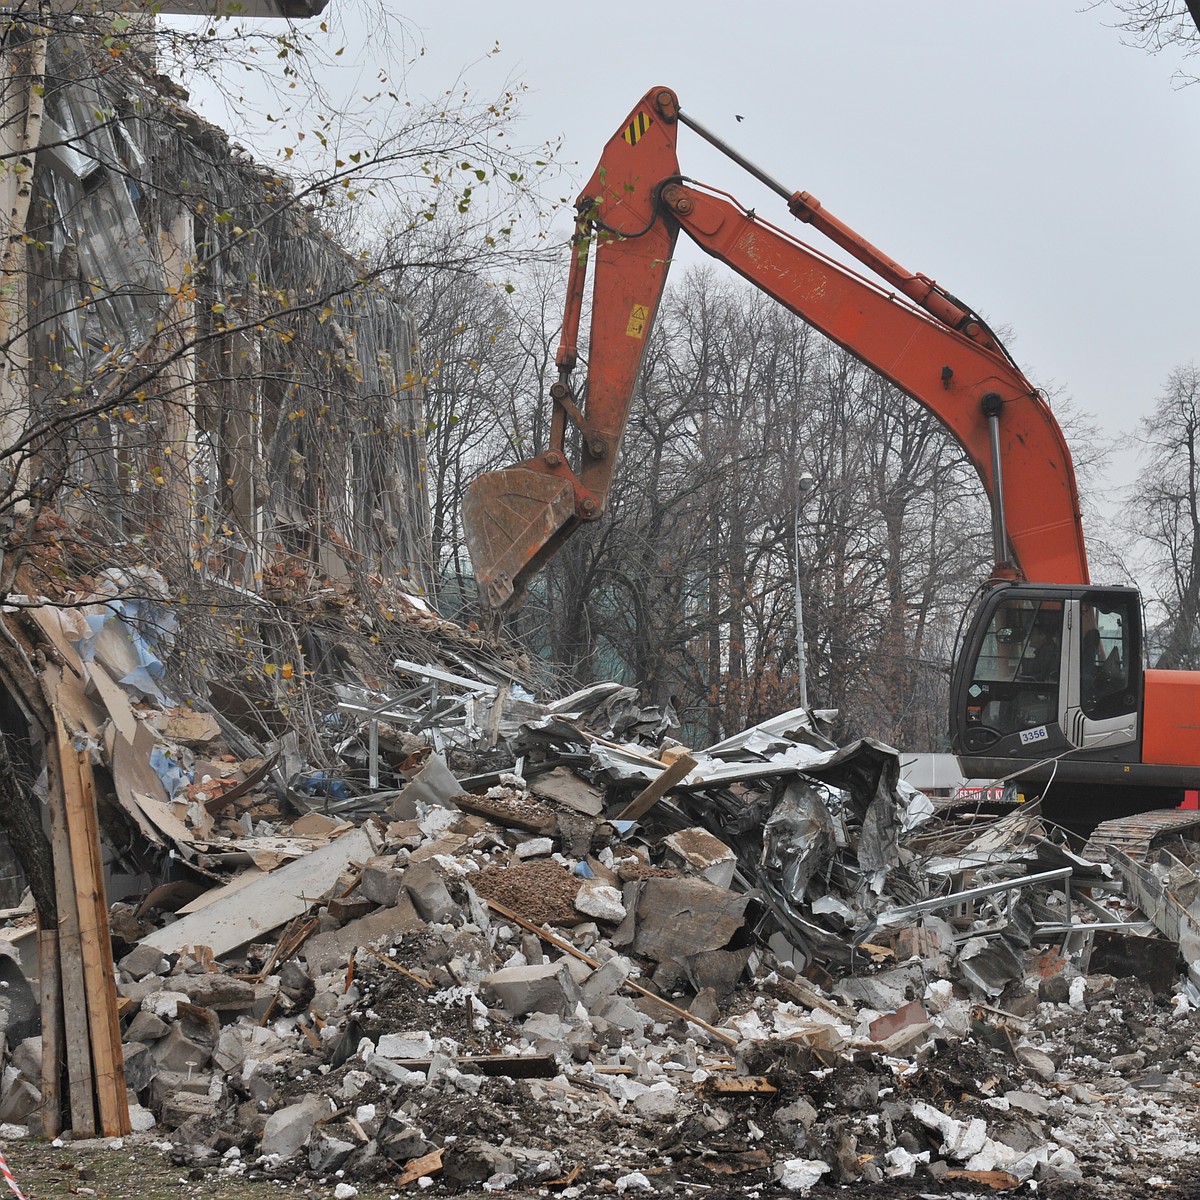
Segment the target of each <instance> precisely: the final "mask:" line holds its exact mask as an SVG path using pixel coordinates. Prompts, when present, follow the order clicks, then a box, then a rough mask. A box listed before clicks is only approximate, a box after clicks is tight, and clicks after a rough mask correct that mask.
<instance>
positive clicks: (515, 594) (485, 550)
mask: <svg viewBox="0 0 1200 1200" xmlns="http://www.w3.org/2000/svg"><path fill="white" fill-rule="evenodd" d="M576 524H578V518H577V517H576V515H575V489H574V488H573V487H572V486H571V483H570V481H569V480H566V479H559V478H556V477H555V476H553V475H546V474H543V473H542V472H540V471H530V470H527V469H526V468H524V467H509V468H507V469H506V470H503V471H488V472H487V473H486V474H483V475H480V476H479V478H478V479H476V480H475V481H474V482H473V483H472V484H471V486H470V487H469V488H467V494H466V497H465V499H464V501H463V528H464V531H465V533H466V539H467V553H468V554H470V556H471V565H472V567H473V568H474V570H475V581H476V583H477V584H478V586H479V593H480V595H481V596H482V597H483V598H484V600H485V601H486V602H487V603H488V604H489V605H491V607H492V608H508V607H510V606H512V605H514V604H519V603H520V602H521V599H522V598H523V596H524V593H525V587H526V585H527V584H528V582H529V580H530V578H531V577H532V576H533V575H534V574H535V573H536V572H537V570H538V568H539V567H540V566H541V564H542V563H543V562H545V561H546V560H547V559H548V558H550V556H551V555H553V553H554V551H555V550H556V549H557V548H558V545H559V543H560V542H561V541H563V539H564V538H566V537H567V536H568V535H569V534H570V532H571V531H572V530H573V529H574V528H575V526H576Z"/></svg>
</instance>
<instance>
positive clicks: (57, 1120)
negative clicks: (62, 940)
mask: <svg viewBox="0 0 1200 1200" xmlns="http://www.w3.org/2000/svg"><path fill="white" fill-rule="evenodd" d="M38 989H39V991H40V993H41V1009H42V1110H41V1111H42V1136H43V1137H48V1138H55V1137H58V1135H59V1134H60V1133H62V1094H61V1092H60V1085H61V1081H62V1066H63V1005H62V974H61V971H60V968H59V961H58V931H57V930H56V929H42V928H41V925H40V922H39V927H38Z"/></svg>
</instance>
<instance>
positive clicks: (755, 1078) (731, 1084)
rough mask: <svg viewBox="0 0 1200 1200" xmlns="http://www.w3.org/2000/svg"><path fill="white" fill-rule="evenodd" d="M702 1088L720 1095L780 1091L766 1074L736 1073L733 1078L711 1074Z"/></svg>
mask: <svg viewBox="0 0 1200 1200" xmlns="http://www.w3.org/2000/svg"><path fill="white" fill-rule="evenodd" d="M701 1088H702V1089H703V1090H704V1091H705V1092H709V1093H712V1094H713V1095H718V1096H773V1095H774V1094H775V1093H776V1092H778V1091H779V1089H778V1088H777V1087H776V1086H775V1085H774V1084H773V1083H772V1082H771V1081H770V1080H769V1079H768V1078H767V1077H766V1076H765V1075H735V1076H734V1077H733V1078H732V1079H723V1078H721V1077H720V1076H710V1077H709V1078H708V1079H706V1080H705V1081H704V1083H703V1084H701Z"/></svg>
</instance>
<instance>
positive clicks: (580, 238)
mask: <svg viewBox="0 0 1200 1200" xmlns="http://www.w3.org/2000/svg"><path fill="white" fill-rule="evenodd" d="M681 125H685V126H687V127H688V128H689V129H691V130H692V131H694V132H695V133H696V134H698V135H699V136H701V137H702V138H704V139H705V140H706V141H708V142H710V143H711V144H712V145H714V146H715V147H716V148H717V149H719V150H720V151H722V152H723V153H724V154H726V155H728V156H729V157H730V158H732V159H733V161H735V162H736V163H738V165H739V166H741V167H742V168H744V169H745V170H746V171H748V172H749V173H750V174H751V175H753V176H754V177H755V178H756V179H758V180H759V181H760V182H761V183H763V184H765V185H766V186H767V187H768V188H770V189H771V190H772V191H774V192H776V193H777V194H778V195H779V196H780V197H781V198H782V199H783V200H784V202H785V203H786V205H787V208H788V210H789V211H790V212H791V214H792V216H793V217H796V218H797V219H799V220H800V221H802V222H804V223H805V224H807V225H809V226H811V227H812V228H813V229H815V230H818V231H819V232H820V233H822V234H823V235H825V236H826V237H828V238H829V239H830V240H831V241H832V242H833V243H834V244H835V245H837V246H839V247H840V248H841V249H842V250H843V251H845V252H846V253H848V254H849V255H851V256H852V257H853V258H854V259H856V260H857V261H858V263H860V264H862V266H863V267H865V268H866V269H867V270H868V271H869V272H870V273H871V275H872V276H873V278H868V277H867V276H866V275H864V274H859V273H858V272H857V271H856V270H852V269H849V268H847V267H845V266H843V265H841V264H840V263H839V262H836V261H834V260H833V259H831V258H829V257H827V256H826V255H824V254H822V253H820V252H819V251H818V250H815V249H813V248H812V247H810V246H808V245H807V244H805V243H804V242H802V241H800V240H799V239H798V238H796V237H795V236H794V235H793V234H791V233H789V232H787V231H785V230H783V229H780V228H777V227H776V226H774V225H772V224H770V223H769V222H768V221H766V220H764V219H763V218H762V217H761V216H760V215H759V214H758V213H757V212H755V211H754V210H752V209H747V208H745V207H743V206H742V205H741V204H740V203H739V202H738V201H737V200H735V199H734V198H733V197H731V196H729V195H727V194H725V193H723V192H720V191H717V190H716V189H713V188H710V187H707V186H705V185H703V184H700V183H697V182H695V181H694V180H691V179H689V178H687V177H685V176H684V175H683V173H682V171H681V170H680V166H679V159H678V155H677V151H676V142H677V137H678V132H679V127H680V126H681ZM577 213H578V218H577V225H576V236H575V239H574V242H573V255H572V259H571V266H570V274H569V277H568V284H567V299H566V310H565V315H564V320H563V331H562V339H561V342H560V345H559V348H558V355H557V359H556V362H557V366H558V374H559V377H558V381H557V382H556V383H555V384H554V385H553V387H552V389H551V396H552V398H553V405H554V409H553V414H552V423H551V433H550V444H549V447H548V448H547V449H546V450H545V451H544V452H542V453H541V454H538V455H535V456H534V457H533V458H530V459H527V460H526V461H524V462H521V463H518V464H517V465H515V466H513V467H509V468H507V469H505V470H501V471H495V472H489V473H487V474H484V475H482V476H480V477H479V478H478V479H476V480H475V481H474V482H473V483H472V485H471V487H470V488H469V489H468V492H467V496H466V501H465V505H464V524H465V528H466V537H467V548H468V551H469V553H470V555H471V561H472V564H473V567H474V571H475V576H476V579H477V581H478V584H479V587H480V591H481V593H482V595H483V596H484V598H485V600H486V601H487V602H488V603H489V604H490V605H491V606H492V607H494V608H502V607H505V606H508V605H512V604H514V603H517V602H519V600H520V599H521V596H522V594H523V592H524V589H525V587H526V586H527V584H528V581H529V579H530V578H531V576H532V575H533V574H534V573H535V572H536V571H537V570H538V569H539V567H540V566H541V565H542V564H543V563H545V561H546V560H547V559H548V558H549V557H550V556H551V555H553V554H554V552H555V550H556V549H557V548H558V547H559V546H560V545H561V544H562V542H563V541H564V540H565V539H566V538H567V537H569V536H570V534H571V533H572V532H573V531H574V530H575V529H577V528H578V527H579V526H580V525H583V524H586V523H588V522H592V521H596V520H598V519H599V518H600V516H601V515H602V513H603V512H604V509H605V504H606V501H607V498H608V493H609V488H610V486H611V484H612V480H613V474H614V471H615V469H616V464H617V454H618V450H619V448H620V444H621V437H622V434H623V432H624V429H625V425H626V421H627V418H628V414H629V408H630V404H631V402H632V398H633V395H634V388H635V383H636V380H637V376H638V372H639V370H640V368H641V364H642V359H643V356H644V354H645V350H646V345H647V342H648V340H649V336H650V331H651V329H652V327H653V324H654V319H655V315H656V313H657V310H658V305H659V301H660V300H661V298H662V295H663V289H664V286H665V284H666V279H667V273H668V269H669V267H670V264H671V258H672V254H673V251H674V247H675V242H676V239H677V237H678V234H679V232H680V230H682V231H683V232H684V233H686V234H687V235H688V236H689V237H690V238H691V239H692V240H693V241H694V242H695V243H696V244H697V245H698V246H699V247H700V248H701V249H702V250H704V251H705V252H706V253H708V254H710V255H711V256H712V257H714V258H716V259H719V260H720V261H721V262H724V263H726V264H728V265H729V266H730V267H732V268H733V270H735V271H737V272H738V273H739V274H740V275H742V276H744V277H745V278H746V279H748V280H749V281H750V282H751V283H753V284H754V285H755V286H756V287H758V288H760V289H761V290H762V291H764V292H766V293H767V294H768V295H770V296H773V297H774V298H775V299H776V300H777V301H778V302H779V303H780V304H782V305H783V306H784V307H786V308H788V309H790V310H791V311H792V312H793V313H795V314H796V315H797V316H798V317H800V318H801V319H802V320H804V321H806V322H807V323H808V324H809V325H811V326H813V327H814V328H816V329H818V330H820V332H822V333H823V334H825V335H826V336H827V337H829V338H830V339H832V340H833V341H834V342H836V343H837V344H838V345H840V346H842V347H844V348H845V349H846V350H848V351H849V352H850V353H851V354H853V355H855V356H856V357H857V358H859V359H860V360H861V361H862V362H864V363H865V364H867V365H868V366H870V367H872V368H873V369H874V370H876V371H878V372H879V373H880V374H881V375H883V376H884V377H885V378H887V379H888V380H889V381H890V382H891V383H893V384H894V385H895V386H896V387H897V388H899V389H900V390H901V391H903V392H905V393H906V394H907V395H909V396H910V397H912V399H914V400H915V401H917V403H919V404H921V405H923V406H924V407H925V408H927V409H928V410H929V411H930V412H931V413H933V414H934V415H935V416H936V417H938V418H939V420H940V421H941V422H942V423H943V425H945V427H946V428H947V429H948V430H949V431H950V433H951V434H952V435H953V436H954V437H955V438H956V439H957V440H958V442H959V443H960V444H961V445H962V447H963V449H964V450H965V452H966V454H967V456H968V458H969V459H970V461H971V463H972V464H973V465H974V468H975V470H976V472H977V473H978V475H979V478H980V480H981V481H982V483H983V486H984V489H985V490H986V492H987V494H988V497H989V498H990V500H991V507H992V535H993V542H994V553H995V566H994V569H993V571H992V575H991V578H990V579H989V580H987V582H986V583H985V584H984V585H983V586H982V587H981V588H980V590H979V593H978V594H977V597H976V601H975V603H974V605H973V611H972V612H971V613H970V614H969V616H970V620H969V621H965V622H964V629H965V632H964V633H962V634H961V635H960V638H959V644H958V646H957V650H956V655H955V663H954V668H953V672H952V677H951V691H950V705H951V710H950V735H951V741H952V746H953V749H954V752H955V753H956V754H957V755H958V757H959V760H960V764H961V766H962V769H963V771H964V773H965V774H966V775H968V776H970V777H976V778H989V779H998V778H1009V777H1012V776H1014V775H1018V776H1020V778H1021V780H1022V781H1023V783H1024V784H1025V790H1027V791H1028V792H1030V793H1031V794H1032V793H1037V792H1039V791H1043V792H1045V796H1046V800H1047V804H1048V807H1049V802H1050V799H1051V797H1053V800H1054V803H1053V809H1054V810H1055V815H1057V816H1058V817H1059V818H1060V819H1064V820H1065V821H1067V822H1069V823H1074V824H1077V825H1089V826H1090V825H1094V824H1096V823H1098V822H1099V821H1101V820H1104V819H1107V818H1110V817H1118V816H1124V815H1128V814H1131V813H1138V812H1144V811H1147V810H1150V809H1156V808H1167V807H1174V806H1175V805H1177V804H1179V802H1180V801H1181V800H1182V799H1183V797H1184V794H1185V792H1187V791H1188V790H1191V789H1195V788H1197V787H1198V786H1200V675H1197V674H1194V673H1190V672H1182V671H1162V670H1149V669H1146V668H1145V666H1144V664H1143V647H1142V605H1141V599H1140V596H1139V595H1138V592H1137V591H1136V590H1135V589H1134V588H1129V587H1099V586H1094V585H1093V584H1092V583H1091V582H1090V580H1089V575H1088V563H1087V551H1086V547H1085V542H1084V535H1083V527H1082V524H1081V521H1080V507H1079V495H1078V491H1077V487H1076V482H1075V471H1074V467H1073V465H1072V462H1071V453H1070V450H1069V449H1068V447H1067V444H1066V441H1065V439H1064V437H1063V433H1062V430H1061V429H1060V428H1059V425H1058V422H1057V421H1056V420H1055V418H1054V415H1053V413H1052V412H1051V410H1050V407H1049V405H1048V404H1047V403H1046V401H1045V400H1044V398H1043V397H1042V396H1041V395H1040V394H1039V393H1038V391H1037V389H1036V388H1035V387H1034V386H1033V385H1032V384H1031V383H1030V382H1029V380H1027V379H1026V378H1025V376H1024V375H1023V374H1022V372H1021V371H1020V370H1019V368H1018V367H1017V366H1016V364H1015V363H1014V361H1013V360H1012V358H1011V357H1010V356H1009V355H1008V353H1007V352H1006V351H1005V349H1004V348H1003V346H1002V345H1001V344H1000V342H999V340H998V339H997V337H996V336H995V335H994V334H993V333H992V332H991V330H989V329H988V327H987V325H986V323H985V322H984V321H983V320H982V319H981V318H980V317H979V316H978V315H977V314H976V313H975V312H973V311H972V310H971V309H970V308H969V307H967V306H966V305H965V304H963V303H962V301H960V300H958V299H957V298H955V297H954V296H953V295H951V294H950V293H949V292H947V291H946V290H945V289H943V288H942V287H940V286H939V285H938V284H937V283H935V282H934V281H933V280H932V279H930V278H928V277H927V276H925V275H920V274H914V273H912V272H910V271H907V270H905V269H904V268H903V267H902V266H900V264H899V263H897V262H896V261H895V260H894V259H892V258H890V257H888V256H887V255H886V254H884V253H883V252H882V251H880V250H878V249H877V248H876V247H874V246H873V245H871V243H869V242H868V241H866V240H865V239H864V238H863V237H861V236H860V235H859V234H857V233H856V232H854V230H852V229H850V228H849V227H848V226H847V225H845V224H843V223H842V222H841V221H839V220H838V219H837V218H836V217H834V216H832V215H831V214H830V213H828V212H827V211H826V210H825V208H824V207H823V206H822V205H821V203H820V201H818V200H817V199H816V198H815V197H813V196H811V195H809V194H808V193H807V192H793V191H792V190H790V189H788V188H786V187H784V186H782V185H781V184H779V183H778V182H776V181H775V180H774V179H772V178H771V177H770V176H769V175H767V174H766V173H765V172H763V171H762V170H760V169H759V168H758V167H756V166H755V165H754V164H752V163H750V162H749V161H747V160H746V159H745V158H743V157H742V156H741V155H740V154H738V153H737V152H736V151H735V150H734V149H733V148H732V147H730V146H728V145H727V144H726V143H725V142H723V141H722V140H721V139H720V138H718V137H717V136H716V135H715V134H713V133H711V132H710V131H709V130H707V129H705V128H704V126H702V125H701V124H700V123H699V122H698V121H696V120H695V119H693V118H692V117H690V116H689V115H687V114H685V113H684V112H683V111H682V110H681V109H680V107H679V101H678V98H677V97H676V95H675V93H674V92H673V91H671V90H670V89H669V88H662V87H660V88H653V89H651V90H650V91H649V92H647V93H646V95H645V96H643V97H642V99H641V100H640V101H639V102H638V103H637V105H636V106H635V107H634V109H633V111H632V112H630V114H629V115H628V117H627V118H626V119H625V121H624V122H623V123H622V125H621V126H620V128H619V129H618V130H617V132H616V133H615V134H614V135H613V137H612V138H611V139H610V140H609V142H608V144H607V145H606V146H605V148H604V153H603V156H602V157H601V160H600V163H599V165H598V166H597V168H596V170H595V172H594V174H593V175H592V177H591V179H589V180H588V182H587V185H586V186H585V187H584V189H583V192H582V194H581V195H580V198H579V200H578V202H577ZM589 258H591V259H592V260H593V268H592V271H593V282H592V310H591V338H590V343H589V352H588V372H587V382H586V389H580V392H577V391H576V389H575V387H574V386H573V382H572V374H573V372H574V370H575V367H576V364H577V358H578V354H577V343H578V334H579V324H580V317H581V312H582V308H583V299H584V289H585V282H586V276H587V269H588V260H589ZM580 393H582V394H583V396H584V397H585V398H584V399H582V400H581V399H580ZM569 434H570V436H568V435H569ZM569 447H571V448H573V449H569ZM1047 784H1050V785H1051V786H1050V787H1047Z"/></svg>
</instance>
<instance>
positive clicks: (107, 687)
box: [87, 662, 140, 745]
mask: <svg viewBox="0 0 1200 1200" xmlns="http://www.w3.org/2000/svg"><path fill="white" fill-rule="evenodd" d="M87 670H88V682H89V683H90V684H91V686H92V689H93V690H94V691H95V693H96V695H97V696H99V697H100V703H101V704H103V705H104V707H105V709H106V710H107V712H108V715H109V717H110V718H111V719H112V723H113V728H115V729H116V731H117V733H118V734H120V736H121V737H123V738H124V739H125V740H126V741H127V742H128V743H129V744H130V745H133V739H134V737H135V736H136V735H137V731H138V725H139V724H140V722H139V721H138V719H137V717H135V716H134V715H133V705H132V704H131V703H130V702H129V697H128V695H126V693H125V689H124V688H123V687H121V685H120V684H119V683H117V682H116V681H115V680H114V679H113V677H112V676H111V675H110V674H109V673H108V672H107V671H106V670H105V669H104V668H103V667H102V666H101V665H100V664H99V663H98V662H93V663H89V664H88V668H87Z"/></svg>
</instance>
